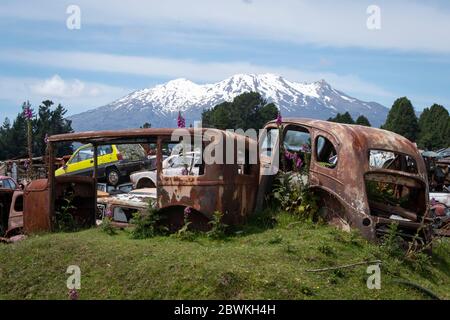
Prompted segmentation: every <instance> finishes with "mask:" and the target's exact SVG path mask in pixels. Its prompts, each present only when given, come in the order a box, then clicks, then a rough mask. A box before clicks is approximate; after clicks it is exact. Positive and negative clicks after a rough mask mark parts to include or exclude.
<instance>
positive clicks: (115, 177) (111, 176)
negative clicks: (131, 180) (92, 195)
mask: <svg viewBox="0 0 450 320" xmlns="http://www.w3.org/2000/svg"><path fill="white" fill-rule="evenodd" d="M119 180H120V173H119V170H117V169H116V168H108V169H107V170H106V182H107V183H108V184H109V185H111V186H114V187H115V186H117V185H118V184H119Z"/></svg>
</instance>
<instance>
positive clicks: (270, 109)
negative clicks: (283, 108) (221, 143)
mask: <svg viewBox="0 0 450 320" xmlns="http://www.w3.org/2000/svg"><path fill="white" fill-rule="evenodd" d="M277 114H278V109H277V107H276V106H275V105H274V104H273V103H267V101H266V100H265V99H263V98H262V97H261V95H260V94H259V93H257V92H246V93H243V94H241V95H239V96H237V97H235V98H234V100H233V101H232V102H223V103H220V104H218V105H216V106H215V107H214V108H212V109H211V110H205V111H203V113H202V123H203V127H213V128H218V129H223V130H225V129H243V130H247V129H250V128H252V129H256V130H258V129H261V128H262V127H263V126H264V125H265V123H266V122H268V121H270V120H273V119H275V118H276V117H277Z"/></svg>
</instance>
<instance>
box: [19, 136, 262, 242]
mask: <svg viewBox="0 0 450 320" xmlns="http://www.w3.org/2000/svg"><path fill="white" fill-rule="evenodd" d="M174 130H177V129H164V128H161V129H159V128H149V129H135V130H120V131H96V132H78V133H69V134H61V135H53V136H50V137H49V139H48V153H49V156H50V159H52V158H54V153H55V151H54V150H55V144H58V143H68V142H79V143H83V144H89V143H90V144H92V145H93V147H94V156H93V159H94V172H93V175H92V176H91V177H82V176H59V177H55V165H54V164H53V163H52V162H50V164H49V170H48V178H47V179H40V180H35V181H32V182H31V183H30V185H28V186H27V188H26V190H25V196H24V197H25V208H24V230H25V232H26V233H32V232H35V231H50V230H53V229H54V226H55V219H56V215H57V213H58V212H59V211H60V210H61V207H62V205H63V203H64V199H66V198H67V197H68V196H70V197H71V199H73V207H74V208H76V210H73V212H72V215H73V216H74V217H75V220H76V221H78V222H79V223H80V224H82V225H83V226H89V225H94V224H95V217H96V214H97V210H98V207H97V204H98V201H97V200H98V199H97V192H96V188H95V186H96V185H97V173H98V163H97V148H98V147H99V146H101V145H107V144H156V146H157V151H156V158H157V161H156V163H157V168H156V170H157V181H158V185H157V189H156V206H157V208H158V209H159V210H161V211H163V212H165V213H170V214H166V215H165V216H166V217H167V224H168V226H169V229H171V230H176V229H177V228H179V227H181V225H182V224H183V212H184V209H185V208H186V207H190V208H191V211H192V214H191V215H192V216H191V221H192V226H193V227H194V228H197V229H200V230H207V229H209V228H210V225H209V221H210V219H211V218H212V217H213V214H214V212H216V211H220V212H222V213H223V222H224V223H226V224H230V225H231V224H238V223H242V222H244V221H245V220H246V218H247V216H248V215H249V214H250V213H252V212H253V209H254V205H255V199H256V190H257V183H258V174H259V164H258V163H254V164H248V165H246V164H238V163H237V161H234V162H233V163H230V164H228V163H224V164H219V163H212V164H208V163H205V162H203V163H202V168H201V170H200V171H199V172H200V174H199V175H196V176H193V175H181V176H165V175H164V174H163V173H162V159H163V146H164V145H166V144H168V143H179V141H172V140H173V137H172V135H173V133H174ZM185 130H187V132H188V134H189V135H190V136H191V137H192V140H193V141H195V140H196V139H200V141H202V143H203V144H204V145H208V144H210V143H212V141H214V139H216V137H222V138H223V139H224V140H226V141H227V143H228V141H231V142H232V143H233V144H234V145H237V144H238V143H243V144H244V145H245V147H246V148H250V147H256V148H257V142H256V141H255V140H252V139H250V138H248V137H245V136H243V135H239V134H235V133H231V132H227V131H223V130H217V129H194V128H186V129H185ZM223 148H224V150H223V152H224V153H225V148H226V143H224V144H223ZM31 212H32V213H33V214H31Z"/></svg>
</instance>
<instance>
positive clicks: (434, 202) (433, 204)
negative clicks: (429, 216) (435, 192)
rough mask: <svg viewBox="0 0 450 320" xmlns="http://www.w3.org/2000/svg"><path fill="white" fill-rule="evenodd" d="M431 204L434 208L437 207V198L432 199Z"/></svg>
mask: <svg viewBox="0 0 450 320" xmlns="http://www.w3.org/2000/svg"><path fill="white" fill-rule="evenodd" d="M430 202H431V205H432V206H435V205H436V199H435V198H431V201H430Z"/></svg>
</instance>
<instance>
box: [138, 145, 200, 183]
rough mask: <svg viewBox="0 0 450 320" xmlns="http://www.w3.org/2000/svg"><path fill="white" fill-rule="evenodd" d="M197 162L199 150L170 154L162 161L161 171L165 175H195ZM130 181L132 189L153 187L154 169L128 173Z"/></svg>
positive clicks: (196, 173)
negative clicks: (183, 153) (182, 153)
mask: <svg viewBox="0 0 450 320" xmlns="http://www.w3.org/2000/svg"><path fill="white" fill-rule="evenodd" d="M199 162H200V153H199V152H187V153H186V154H185V155H181V154H176V155H171V156H169V157H168V158H166V159H165V160H164V161H163V163H162V169H163V171H162V173H163V175H166V176H181V175H193V176H197V175H199V166H198V165H199ZM186 165H187V172H186ZM130 181H131V183H132V184H133V188H134V189H141V188H155V187H156V185H157V181H156V170H152V171H138V172H135V173H133V174H131V175H130Z"/></svg>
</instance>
